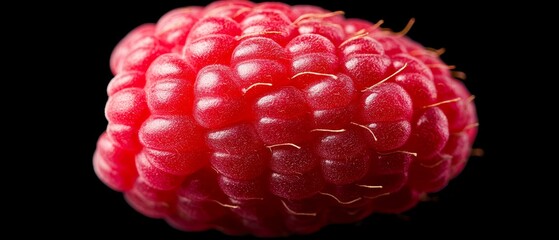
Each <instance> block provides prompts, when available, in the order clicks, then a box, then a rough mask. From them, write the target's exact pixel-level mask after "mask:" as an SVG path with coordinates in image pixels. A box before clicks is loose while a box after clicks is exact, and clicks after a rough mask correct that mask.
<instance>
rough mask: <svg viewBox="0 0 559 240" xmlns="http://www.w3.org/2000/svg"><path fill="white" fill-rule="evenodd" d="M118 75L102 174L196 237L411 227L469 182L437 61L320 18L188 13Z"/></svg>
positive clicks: (361, 26) (133, 43)
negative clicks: (337, 226) (416, 210)
mask: <svg viewBox="0 0 559 240" xmlns="http://www.w3.org/2000/svg"><path fill="white" fill-rule="evenodd" d="M110 65H111V70H112V71H113V73H114V74H115V76H114V78H113V79H112V81H111V82H110V83H109V85H108V87H107V93H108V95H109V98H108V101H107V104H106V108H105V114H106V118H107V120H108V126H107V129H106V133H103V134H102V135H101V136H100V138H99V140H98V143H97V149H96V151H95V153H94V157H93V165H94V169H95V172H96V174H97V176H98V177H99V178H100V179H101V180H102V181H103V182H104V183H105V184H107V185H108V186H109V187H111V188H112V189H114V190H116V191H121V192H123V193H124V195H125V197H126V200H127V201H128V203H129V204H130V205H131V206H132V207H133V208H134V209H136V210H137V211H139V212H141V213H142V214H144V215H146V216H148V217H152V218H162V219H165V220H166V221H167V222H168V223H169V224H170V225H171V226H173V227H175V228H177V229H181V230H184V231H204V230H209V229H218V230H220V231H222V232H223V233H225V234H231V235H243V234H252V235H256V236H267V237H274V236H284V235H289V234H308V233H312V232H316V231H318V230H320V229H321V228H322V227H324V226H325V225H327V224H331V223H352V222H355V221H358V220H360V219H362V218H364V217H367V216H368V215H370V214H372V213H375V212H381V213H400V212H403V211H406V210H408V209H410V208H412V207H413V206H415V205H416V204H417V203H418V202H419V199H420V196H421V195H424V194H426V193H431V192H435V191H440V190H441V189H443V188H444V187H445V186H446V185H447V184H448V182H449V181H450V179H452V178H454V177H456V176H457V175H458V174H459V173H460V171H461V170H462V169H463V168H464V167H465V165H466V162H467V160H468V157H469V153H470V149H471V147H472V144H473V142H474V140H475V137H476V134H477V129H476V126H477V116H476V112H475V106H474V104H473V102H472V100H473V97H472V95H471V94H470V93H469V92H468V90H467V89H466V87H465V86H464V84H462V83H461V82H459V81H458V80H456V79H454V78H453V77H452V76H453V75H452V74H451V72H450V70H449V69H450V68H449V67H448V66H447V65H446V64H445V63H444V62H443V61H442V60H441V59H440V58H439V57H438V55H437V53H435V52H432V51H431V50H428V49H427V48H424V47H423V46H421V45H420V44H419V43H416V42H414V41H413V40H411V39H409V38H408V37H406V36H403V35H402V34H400V33H394V32H391V31H390V30H387V29H384V28H380V27H379V26H378V25H375V24H372V23H370V22H368V21H365V20H360V19H345V18H344V17H343V16H341V12H329V11H326V10H324V9H322V8H320V7H316V6H289V5H286V4H283V3H277V2H264V3H258V4H257V3H252V2H250V1H216V2H214V3H212V4H210V5H208V6H207V7H185V8H180V9H175V10H172V11H170V12H169V13H167V14H165V15H163V16H162V17H161V18H160V19H159V21H158V22H157V23H156V24H145V25H142V26H139V27H138V28H136V29H135V30H133V31H132V32H130V33H129V34H128V35H127V36H126V37H124V39H123V40H122V41H121V42H120V43H119V44H118V45H117V46H116V47H115V49H114V51H113V54H112V56H111V59H110Z"/></svg>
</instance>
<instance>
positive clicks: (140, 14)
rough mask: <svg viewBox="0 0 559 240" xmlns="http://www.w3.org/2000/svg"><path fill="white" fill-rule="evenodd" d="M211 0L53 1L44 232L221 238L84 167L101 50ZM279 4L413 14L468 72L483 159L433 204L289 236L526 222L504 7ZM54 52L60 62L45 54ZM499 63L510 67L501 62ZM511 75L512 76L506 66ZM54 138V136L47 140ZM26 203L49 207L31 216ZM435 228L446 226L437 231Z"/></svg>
mask: <svg viewBox="0 0 559 240" xmlns="http://www.w3.org/2000/svg"><path fill="white" fill-rule="evenodd" d="M209 2H210V1H164V2H163V1H151V2H145V3H143V2H142V3H138V2H132V1H131V2H120V3H119V4H116V3H97V2H95V3H94V2H90V3H83V2H81V3H69V4H64V5H60V6H55V7H54V8H55V9H56V10H53V11H51V12H49V13H50V14H48V17H46V18H48V19H49V21H48V22H46V24H45V26H46V27H47V28H48V29H50V31H51V34H52V35H49V34H45V35H41V36H37V38H41V39H47V40H48V41H45V42H44V44H48V45H49V46H42V47H43V48H45V49H47V51H46V52H45V53H44V54H43V55H42V56H41V59H42V60H43V61H44V62H46V63H47V65H48V69H49V71H50V74H49V75H48V76H50V77H49V79H50V78H52V79H53V80H52V81H49V82H48V84H47V83H44V87H48V89H54V90H48V94H47V95H46V96H44V97H41V100H45V101H44V104H46V105H45V106H48V109H49V110H48V111H49V112H51V113H52V115H53V116H50V117H48V116H47V117H46V120H45V122H48V123H45V124H44V125H42V126H40V128H41V129H42V130H41V132H42V133H41V134H40V135H42V136H44V137H46V138H45V139H44V140H41V141H42V142H44V144H40V145H42V146H44V147H45V148H46V149H47V150H45V151H41V152H42V155H43V157H44V156H45V155H46V156H47V157H46V158H47V159H54V160H49V161H48V162H47V161H45V162H43V163H44V164H45V167H48V169H49V170H48V175H47V177H42V178H40V179H39V180H38V181H39V182H38V183H39V184H37V183H35V184H36V185H34V186H35V187H37V186H38V187H39V188H43V189H44V188H48V192H49V193H51V194H47V195H46V196H43V197H42V198H41V201H37V200H36V199H33V200H32V204H33V205H32V206H37V205H41V204H43V205H41V207H37V208H31V211H32V212H35V213H34V215H36V216H37V215H38V217H36V218H35V219H33V221H32V222H33V223H35V224H38V225H42V226H49V227H47V228H45V231H44V232H43V233H45V234H47V233H48V235H50V234H52V235H53V236H74V237H78V236H81V237H84V236H106V237H112V236H114V237H127V238H137V237H139V238H146V237H148V236H150V238H152V237H151V236H154V237H155V239H199V238H226V236H225V235H222V234H220V233H218V232H215V231H209V232H202V233H186V232H180V231H177V230H174V229H172V228H171V227H169V226H168V225H167V224H166V223H165V222H164V221H162V220H155V219H149V218H147V217H144V216H142V215H140V214H139V213H137V212H135V211H134V210H133V209H131V208H130V207H129V206H128V205H127V204H126V203H125V201H124V199H123V198H122V195H121V194H120V193H117V192H114V191H112V190H110V189H109V188H108V187H106V186H105V185H103V184H102V183H101V182H100V181H99V180H98V178H97V177H96V176H95V174H94V172H93V168H92V164H91V159H92V155H93V151H94V150H95V143H96V141H97V138H98V136H99V135H100V134H101V133H102V132H103V131H104V129H105V127H106V124H107V122H106V120H105V118H104V105H105V102H106V100H107V95H106V91H105V90H106V86H107V84H108V82H109V81H110V79H111V78H112V75H111V72H110V69H109V57H110V54H111V51H112V49H113V47H114V46H115V45H116V44H117V43H118V41H119V40H120V39H122V37H124V35H125V34H126V33H128V32H129V31H130V30H132V29H133V28H134V27H136V26H138V25H140V24H142V23H145V22H156V21H157V19H158V18H159V17H160V16H162V15H163V14H164V13H166V12H167V11H169V10H172V9H174V8H177V7H182V6H186V5H206V4H208V3H209ZM283 2H285V3H288V4H313V5H318V6H321V7H323V8H325V9H328V10H331V11H336V10H342V11H344V12H345V15H346V17H352V18H363V19H366V20H369V21H372V22H376V21H378V20H380V19H383V20H384V24H383V26H384V27H388V28H392V29H394V30H396V31H398V30H400V29H402V28H403V27H404V26H405V25H406V23H407V22H408V20H409V19H410V18H415V19H416V23H415V25H414V26H413V28H412V29H411V31H410V32H409V33H408V36H410V37H411V38H413V39H414V40H416V41H418V42H420V43H422V44H424V45H425V46H428V47H433V48H441V47H444V48H445V49H446V53H445V54H443V55H442V59H443V60H444V61H445V62H446V63H448V64H450V65H455V66H456V67H457V70H460V71H463V72H465V73H466V74H467V80H465V84H466V86H467V87H468V88H469V90H470V91H471V93H472V94H474V95H475V96H476V99H475V102H476V105H477V108H478V115H479V122H480V126H479V135H478V138H477V140H476V143H475V145H474V147H476V148H482V149H483V150H484V152H485V154H484V156H482V157H472V158H471V160H470V162H469V164H468V165H467V167H466V169H465V170H464V172H463V173H462V174H461V175H460V176H459V177H458V178H456V179H454V180H453V181H451V183H450V184H449V185H448V186H447V187H446V188H445V189H443V190H442V191H441V192H439V193H435V194H433V195H432V199H433V200H432V201H428V202H423V203H421V204H420V205H418V206H417V207H416V208H414V209H412V210H410V211H409V212H406V213H404V214H402V215H398V216H394V215H378V214H377V215H373V216H371V217H369V218H367V219H365V220H363V221H361V222H359V223H356V224H350V225H336V226H328V227H326V228H324V229H323V230H321V231H320V232H318V233H316V234H313V235H310V236H295V237H294V238H297V239H324V238H326V237H331V236H347V237H351V238H363V239H373V238H375V237H378V236H389V237H399V236H400V237H401V236H413V237H427V238H446V237H451V236H453V235H464V234H471V235H473V236H480V235H482V234H487V233H493V234H497V235H500V234H504V233H508V234H510V233H515V232H520V231H523V230H524V229H525V228H520V227H519V228H516V227H513V226H516V225H522V224H521V223H523V222H525V221H529V219H527V218H524V217H521V216H524V215H523V213H524V212H526V211H531V207H530V208H529V209H528V208H525V207H521V206H522V204H526V202H524V203H521V201H520V199H521V198H522V199H524V197H525V196H527V195H529V194H528V192H529V190H526V189H525V188H524V186H523V185H519V184H527V183H526V182H524V181H521V183H517V182H516V179H518V178H520V179H527V178H531V176H528V174H527V173H528V172H529V171H528V170H525V171H524V172H518V168H520V167H522V166H523V165H522V164H520V163H518V162H516V161H515V160H513V159H515V157H519V155H521V153H520V152H517V151H511V148H512V145H508V144H506V143H504V142H505V141H511V142H514V138H515V137H518V136H519V135H517V134H516V133H518V132H521V131H522V129H520V130H518V129H510V128H509V127H507V126H505V125H503V124H502V123H503V121H504V118H505V117H506V116H508V115H510V108H509V106H510V105H511V104H512V105H514V103H513V101H512V100H511V98H510V96H506V95H504V94H503V93H506V92H507V91H510V90H508V89H507V87H506V86H503V85H502V84H501V85H500V84H497V85H496V84H495V83H496V82H503V81H508V80H510V79H512V77H513V75H514V67H512V65H507V64H503V63H504V62H505V61H508V60H509V58H512V56H507V55H506V54H503V53H504V52H506V51H508V47H505V46H503V45H502V43H503V42H504V41H507V40H510V39H514V36H513V35H514V34H513V33H512V32H510V28H507V27H506V26H510V25H511V19H510V18H507V17H505V16H504V15H503V17H499V15H498V14H503V10H501V9H500V8H494V7H490V6H486V5H483V4H474V3H461V2H458V3H453V4H450V3H448V4H435V3H427V2H421V3H414V4H411V5H410V4H409V3H403V2H400V1H378V2H371V3H369V2H366V1H351V0H345V1H338V0H336V1H310V0H301V1H283ZM365 2H366V4H367V5H368V6H365ZM50 7H51V8H52V7H53V6H52V5H51V6H50ZM62 9H66V10H62ZM68 9H70V10H68ZM496 16H497V17H496ZM59 58H62V59H63V60H62V61H60V60H55V59H59ZM50 61H52V62H50ZM49 62H50V63H51V64H49ZM503 65H507V67H508V68H509V69H508V70H504V69H503V68H502V67H503ZM511 72H513V74H512V75H507V74H510V73H511ZM521 82H522V81H521ZM38 86H40V87H42V86H43V85H41V84H38ZM505 103H506V104H505ZM527 111H529V110H527ZM519 115H522V114H519ZM520 117H521V116H519V117H518V118H515V120H520ZM45 125H46V126H45ZM57 137H58V138H62V139H63V140H62V141H58V140H57V141H54V140H50V139H52V138H57ZM39 166H41V167H42V166H43V165H39ZM513 178H514V179H513ZM45 179H49V180H53V181H54V182H53V183H50V181H49V186H48V187H45V186H43V185H42V184H41V181H42V180H45ZM510 206H513V207H512V208H511V207H510ZM530 206H531V205H530ZM34 209H41V210H47V211H46V212H45V213H41V214H37V212H36V211H34ZM24 219H25V218H24ZM55 219H61V220H55ZM20 222H21V221H20ZM443 230H445V231H447V230H448V232H450V233H444V234H443V233H442V232H441V231H443ZM73 231H75V232H77V234H78V235H76V234H75V233H73ZM449 234H450V235H449Z"/></svg>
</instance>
